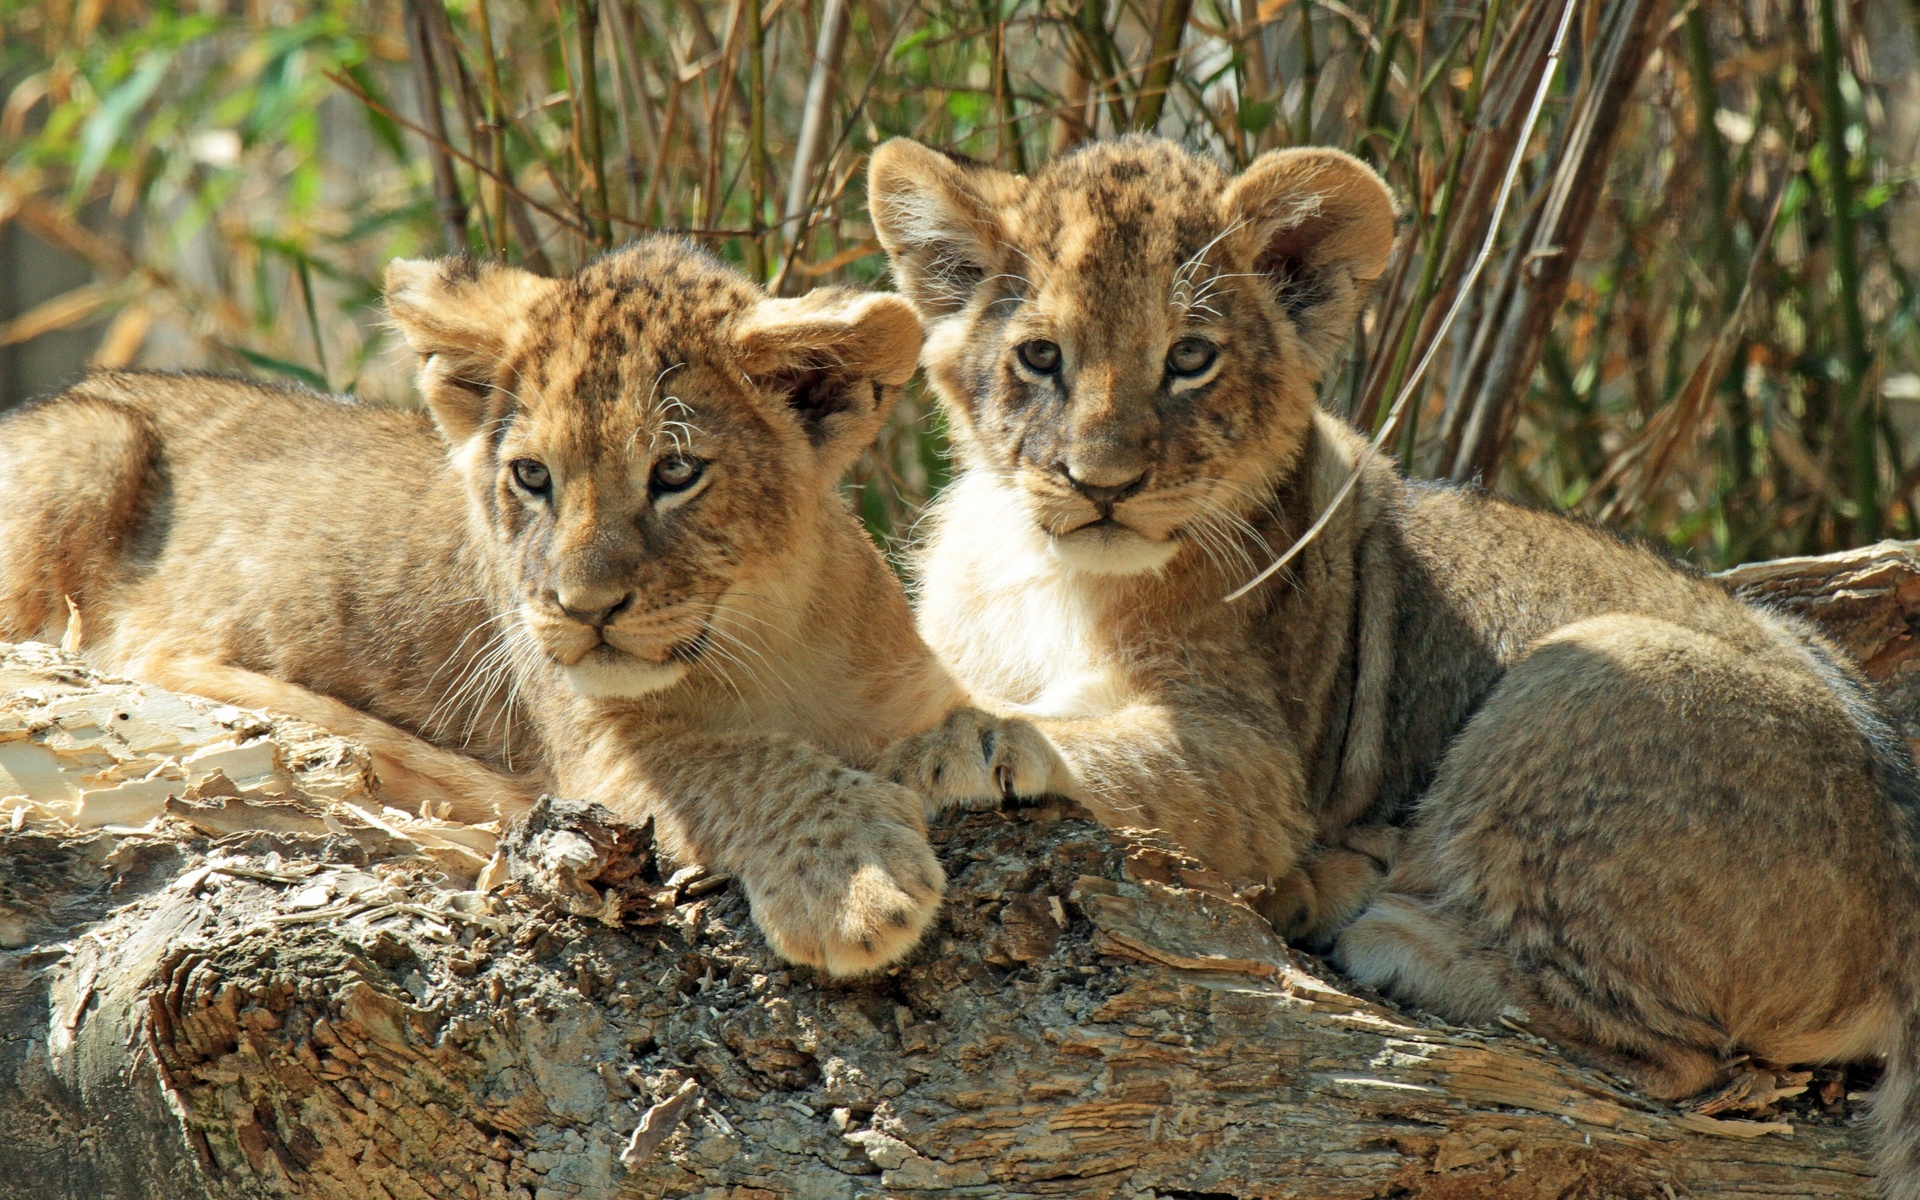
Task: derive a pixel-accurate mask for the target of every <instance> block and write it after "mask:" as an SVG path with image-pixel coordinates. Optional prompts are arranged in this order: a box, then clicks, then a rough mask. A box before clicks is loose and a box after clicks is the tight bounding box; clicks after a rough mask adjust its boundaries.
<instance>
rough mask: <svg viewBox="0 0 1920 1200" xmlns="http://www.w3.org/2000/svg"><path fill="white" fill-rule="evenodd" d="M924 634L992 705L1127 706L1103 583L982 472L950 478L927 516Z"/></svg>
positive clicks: (1083, 709) (1088, 710)
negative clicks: (1076, 566)
mask: <svg viewBox="0 0 1920 1200" xmlns="http://www.w3.org/2000/svg"><path fill="white" fill-rule="evenodd" d="M928 523H929V525H930V526H931V530H932V532H931V534H930V536H929V538H928V542H927V545H926V549H925V552H924V554H923V557H922V560H921V586H920V605H919V620H920V631H921V634H922V635H923V636H924V637H925V638H926V639H927V642H928V643H929V644H930V645H932V646H933V648H934V650H935V651H936V652H937V653H938V654H939V655H940V656H941V658H942V659H944V660H945V661H946V662H947V664H948V666H949V667H951V668H952V669H953V671H954V673H955V674H956V675H958V676H959V677H960V680H961V682H962V683H964V684H965V685H966V686H967V687H968V688H969V689H970V690H971V691H972V692H973V693H974V695H975V696H976V698H977V699H979V700H980V701H981V702H983V703H985V704H986V705H988V706H989V707H993V708H999V709H1005V710H1011V711H1016V712H1022V713H1026V714H1029V715H1032V716H1043V717H1090V716H1098V715H1101V714H1103V713H1108V712H1111V711H1113V710H1114V709H1116V708H1118V707H1120V706H1121V705H1122V704H1124V703H1125V702H1126V695H1127V691H1128V688H1127V683H1126V673H1125V670H1124V664H1123V662H1122V661H1121V658H1120V656H1119V655H1118V654H1117V653H1116V652H1115V648H1114V646H1113V641H1112V638H1111V636H1110V635H1109V634H1108V632H1107V626H1108V622H1107V621H1106V619H1105V611H1104V610H1105V607H1106V604H1105V597H1104V593H1107V592H1110V591H1112V590H1115V588H1116V585H1117V582H1118V581H1116V580H1115V579H1113V578H1112V577H1110V576H1100V575H1093V574H1088V573H1084V572H1080V571H1075V570H1072V569H1071V568H1069V567H1068V566H1067V565H1066V564H1065V563H1063V562H1062V561H1061V559H1060V557H1059V556H1058V555H1057V554H1055V553H1054V552H1053V550H1052V548H1051V547H1050V546H1049V544H1048V539H1047V537H1046V535H1045V534H1044V533H1043V532H1042V531H1041V530H1040V528H1039V527H1038V526H1037V525H1036V524H1035V523H1034V520H1033V516H1032V514H1030V513H1028V512H1027V511H1026V509H1025V506H1024V505H1022V504H1021V502H1020V499H1019V497H1018V496H1017V495H1015V494H1014V493H1012V492H1011V491H1009V490H1008V489H1007V488H1005V487H1004V486H1002V485H1001V484H1000V483H999V482H998V481H997V480H995V479H994V478H993V477H992V476H991V475H990V474H989V473H987V472H982V471H973V472H968V473H967V474H965V475H962V476H961V477H960V478H959V479H957V480H955V481H954V483H953V485H952V486H951V487H949V488H948V489H947V491H946V493H945V494H944V495H943V496H942V497H941V499H940V501H939V505H938V507H937V508H936V509H935V511H934V512H933V514H932V515H931V516H930V517H929V519H928Z"/></svg>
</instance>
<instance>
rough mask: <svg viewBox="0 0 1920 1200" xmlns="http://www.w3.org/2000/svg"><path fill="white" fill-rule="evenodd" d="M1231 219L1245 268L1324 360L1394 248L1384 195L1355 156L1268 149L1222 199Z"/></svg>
mask: <svg viewBox="0 0 1920 1200" xmlns="http://www.w3.org/2000/svg"><path fill="white" fill-rule="evenodd" d="M1221 207H1222V210H1223V211H1222V212H1221V220H1222V222H1223V223H1225V224H1227V225H1233V224H1236V223H1237V224H1239V225H1241V227H1242V230H1243V232H1241V233H1239V234H1236V235H1235V238H1234V242H1235V244H1237V245H1240V246H1243V247H1245V251H1244V253H1245V260H1244V261H1246V262H1247V264H1248V266H1247V269H1248V270H1252V271H1257V272H1259V273H1260V274H1263V275H1265V276H1266V277H1267V279H1268V280H1269V281H1270V283H1271V284H1272V286H1273V289H1274V298H1275V299H1276V300H1278V301H1279V303H1280V306H1281V308H1283V309H1284V310H1286V312H1287V315H1288V316H1290V317H1292V318H1293V321H1294V324H1295V325H1296V326H1297V327H1298V328H1299V330H1300V335H1301V338H1302V340H1304V341H1305V342H1306V344H1307V348H1308V349H1309V350H1310V351H1311V352H1312V353H1313V354H1314V355H1315V356H1316V357H1317V358H1319V359H1320V361H1321V364H1322V365H1323V366H1324V365H1325V364H1327V363H1330V362H1332V361H1333V359H1334V357H1335V356H1336V355H1337V354H1339V352H1340V348H1341V347H1342V346H1343V345H1345V344H1346V341H1347V338H1348V336H1349V334H1350V333H1351V332H1352V329H1353V318H1354V315H1355V314H1356V313H1357V312H1359V310H1360V304H1361V302H1362V301H1363V300H1365V299H1366V294H1367V288H1368V286H1369V285H1371V284H1372V283H1373V281H1374V280H1375V279H1377V278H1379V275H1380V272H1381V271H1382V270H1383V269H1385V267H1386V265H1387V255H1388V253H1389V252H1390V251H1392V249H1393V198H1392V197H1391V196H1390V195H1389V194H1388V192H1387V185H1386V184H1384V183H1382V182H1381V181H1380V177H1379V176H1378V175H1376V174H1374V173H1373V170H1372V169H1371V168H1370V167H1368V166H1367V165H1366V164H1365V163H1363V162H1361V161H1360V160H1359V159H1357V158H1354V157H1353V156H1352V155H1349V154H1343V153H1341V152H1340V151H1338V150H1328V149H1322V148H1312V147H1309V148H1302V149H1297V150H1270V151H1268V152H1267V153H1265V154H1262V155H1261V156H1260V157H1259V158H1257V159H1255V160H1254V161H1253V164H1252V165H1251V166H1249V167H1248V168H1247V169H1246V170H1245V171H1242V172H1241V173H1240V174H1239V175H1238V176H1237V177H1236V178H1235V179H1234V180H1233V182H1232V183H1231V184H1229V185H1228V187H1227V191H1226V194H1225V195H1224V196H1223V197H1222V198H1221Z"/></svg>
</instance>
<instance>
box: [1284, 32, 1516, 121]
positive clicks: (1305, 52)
mask: <svg viewBox="0 0 1920 1200" xmlns="http://www.w3.org/2000/svg"><path fill="white" fill-rule="evenodd" d="M1296 2H1297V3H1298V4H1299V5H1300V111H1299V112H1298V113H1296V114H1294V128H1293V141H1294V144H1295V145H1297V146H1306V145H1310V144H1312V142H1313V93H1314V88H1315V86H1316V84H1318V82H1319V79H1320V61H1319V58H1318V57H1317V56H1318V54H1319V51H1318V49H1317V48H1316V47H1315V46H1314V44H1313V0H1296ZM1493 7H1494V6H1493V5H1492V4H1489V5H1488V9H1489V10H1491V9H1492V8H1493Z"/></svg>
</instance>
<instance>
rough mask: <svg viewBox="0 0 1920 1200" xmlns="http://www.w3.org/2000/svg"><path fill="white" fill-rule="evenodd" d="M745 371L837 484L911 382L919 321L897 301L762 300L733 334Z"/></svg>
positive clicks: (844, 296) (847, 296) (849, 297)
mask: <svg viewBox="0 0 1920 1200" xmlns="http://www.w3.org/2000/svg"><path fill="white" fill-rule="evenodd" d="M732 338H733V349H734V353H735V354H737V355H738V356H739V362H740V368H741V370H743V371H745V372H746V373H747V375H748V376H749V377H751V378H752V379H753V380H754V382H756V383H758V384H759V385H760V386H762V387H764V388H766V389H768V390H769V391H771V392H773V393H774V394H775V395H777V396H779V397H780V398H781V399H782V401H783V402H784V404H785V405H786V407H787V409H788V411H789V412H791V413H792V415H793V416H794V417H795V418H797V419H798V420H799V422H800V426H801V428H803V429H805V430H806V433H807V439H808V440H809V441H810V442H812V443H813V445H814V447H815V448H816V449H818V450H819V451H820V452H821V455H822V457H823V458H825V459H827V460H829V461H830V463H831V464H832V466H833V467H834V474H835V476H836V477H837V476H838V474H839V472H840V470H843V469H845V468H846V467H847V466H849V465H851V464H852V462H853V460H854V459H856V458H858V457H859V456H860V452H861V451H862V450H864V449H866V447H867V443H868V442H871V441H872V440H873V438H874V436H875V435H876V434H878V433H879V432H880V426H881V425H883V424H885V423H886V419H887V415H888V414H889V413H890V412H892V410H893V402H894V400H896V399H898V397H899V393H898V392H897V391H895V392H893V393H891V394H889V393H888V391H887V389H888V388H897V387H898V386H899V385H900V384H903V383H905V382H906V381H907V380H909V379H911V378H913V370H914V366H915V365H916V364H917V363H918V362H919V360H920V319H919V317H918V316H916V315H915V314H914V311H913V307H912V306H911V305H909V304H908V303H907V302H906V301H904V300H902V299H901V298H900V297H898V296H890V295H886V294H883V293H874V292H856V291H854V290H852V289H851V288H841V287H826V288H817V289H815V290H814V291H812V292H810V293H808V294H807V295H805V296H800V297H798V298H795V299H791V300H762V301H760V302H759V303H758V304H756V305H754V306H753V307H752V308H751V309H749V310H747V311H746V312H745V313H742V314H741V315H740V316H738V317H736V318H735V319H734V322H733V328H732Z"/></svg>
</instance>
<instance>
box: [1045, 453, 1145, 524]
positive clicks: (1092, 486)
mask: <svg viewBox="0 0 1920 1200" xmlns="http://www.w3.org/2000/svg"><path fill="white" fill-rule="evenodd" d="M1055 469H1056V470H1058V471H1059V472H1060V474H1062V475H1064V476H1066V479H1067V482H1068V483H1070V484H1072V485H1073V490H1074V491H1076V492H1079V493H1080V494H1081V495H1082V496H1085V497H1086V498H1087V499H1089V500H1091V501H1093V503H1094V505H1095V507H1097V508H1099V510H1100V511H1101V512H1102V513H1105V514H1109V515H1110V514H1111V513H1112V512H1113V506H1114V505H1116V504H1118V503H1120V502H1121V501H1122V500H1125V499H1126V498H1127V497H1128V496H1131V495H1133V494H1134V493H1135V492H1137V491H1139V490H1140V488H1141V486H1142V485H1143V484H1145V483H1146V481H1147V473H1146V472H1145V471H1142V472H1140V473H1139V474H1138V475H1135V476H1134V477H1133V478H1131V479H1126V480H1123V481H1121V482H1119V483H1096V482H1094V480H1093V479H1091V478H1080V477H1076V476H1075V475H1074V473H1073V470H1072V468H1070V467H1068V466H1067V465H1066V464H1065V463H1062V464H1061V465H1060V466H1058V467H1056V468H1055Z"/></svg>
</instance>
